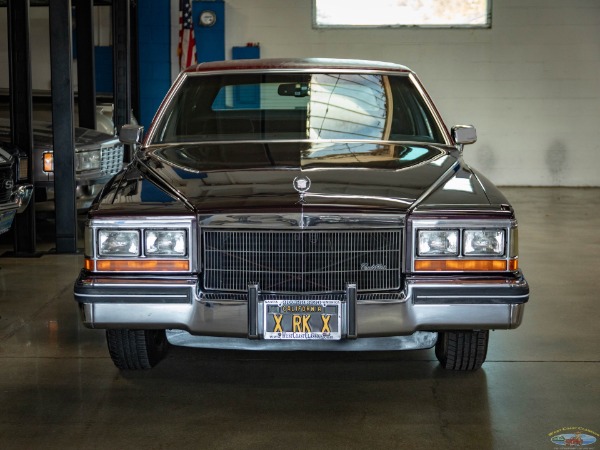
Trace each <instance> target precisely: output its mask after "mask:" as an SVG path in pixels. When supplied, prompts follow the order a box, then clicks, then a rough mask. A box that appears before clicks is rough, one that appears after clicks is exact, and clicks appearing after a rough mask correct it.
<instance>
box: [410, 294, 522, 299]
mask: <svg viewBox="0 0 600 450" xmlns="http://www.w3.org/2000/svg"><path fill="white" fill-rule="evenodd" d="M418 297H419V298H508V299H515V300H516V299H519V298H529V294H527V295H419V296H418Z"/></svg>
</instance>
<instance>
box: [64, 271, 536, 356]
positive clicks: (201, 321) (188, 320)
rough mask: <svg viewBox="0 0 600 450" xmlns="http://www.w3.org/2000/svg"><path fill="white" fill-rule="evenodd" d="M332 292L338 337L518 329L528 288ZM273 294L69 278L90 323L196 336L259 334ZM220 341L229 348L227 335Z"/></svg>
mask: <svg viewBox="0 0 600 450" xmlns="http://www.w3.org/2000/svg"><path fill="white" fill-rule="evenodd" d="M349 286H352V285H349ZM336 296H337V298H340V299H341V302H342V303H341V305H342V317H343V318H344V320H343V321H342V336H343V337H344V338H350V339H343V341H346V340H352V338H353V337H357V338H358V340H362V339H361V338H376V337H377V338H379V337H391V336H408V335H412V334H413V333H415V332H416V331H430V332H435V331H438V330H456V329H510V328H516V327H517V326H519V325H520V324H521V321H522V317H523V311H524V307H525V303H526V302H527V300H528V297H529V287H528V285H527V282H526V281H525V280H524V278H523V277H522V276H518V277H515V278H514V279H511V280H506V279H505V280H502V281H499V280H490V281H489V282H488V283H485V282H484V281H478V282H468V281H467V280H464V281H459V282H457V280H454V281H452V282H451V281H450V280H446V281H445V282H441V281H436V282H433V281H432V280H423V281H421V280H417V279H408V280H406V285H405V288H404V290H403V291H402V292H395V293H377V294H372V293H370V294H360V293H359V294H357V293H356V290H355V289H354V290H353V289H352V288H350V289H349V290H348V292H347V293H345V294H332V297H336ZM274 297H277V296H276V295H275V294H261V293H260V291H259V290H258V289H257V287H256V286H251V287H250V289H249V291H248V294H226V293H207V294H205V293H202V292H200V291H199V289H198V282H197V278H194V277H189V278H188V277H182V278H178V279H168V280H164V279H163V280H161V279H145V280H140V279H133V278H129V279H128V278H121V279H113V278H111V279H107V278H94V277H87V276H86V275H85V274H83V273H82V275H81V276H80V278H79V279H78V281H77V282H76V284H75V299H76V301H77V302H78V303H79V305H80V311H81V314H82V319H83V323H84V324H85V325H86V326H87V327H89V328H137V329H174V330H183V331H187V332H189V333H191V334H192V335H198V336H212V337H226V338H245V339H247V340H251V339H257V340H259V341H260V340H261V339H260V337H261V334H262V329H263V323H262V317H263V314H262V308H263V306H264V303H263V301H264V299H266V298H269V299H273V298H274ZM278 297H279V298H282V299H289V298H290V297H291V296H289V295H279V296H278ZM306 297H310V296H306ZM319 297H323V295H319ZM248 338H250V339H248ZM174 339H175V338H174ZM182 339H183V340H185V339H188V340H189V338H185V337H184V338H182ZM425 340H426V339H425ZM206 341H207V342H208V341H210V345H209V344H208V343H207V345H209V346H215V345H217V344H216V342H217V341H215V340H206ZM238 345H239V344H238ZM265 345H266V344H265ZM284 345H292V344H284ZM298 345H299V346H300V347H302V348H307V349H308V348H310V346H311V345H317V344H308V343H306V341H304V342H301V343H299V344H298ZM328 345H331V344H328ZM333 345H335V344H333ZM341 345H347V344H341ZM360 345H363V344H360ZM364 345H366V343H365V344H364ZM407 345H408V344H407ZM248 346H249V347H252V348H256V347H261V344H248ZM263 347H264V346H263ZM222 348H229V347H228V344H227V343H226V341H223V347H222ZM235 348H239V346H238V347H235ZM261 348H262V347H261Z"/></svg>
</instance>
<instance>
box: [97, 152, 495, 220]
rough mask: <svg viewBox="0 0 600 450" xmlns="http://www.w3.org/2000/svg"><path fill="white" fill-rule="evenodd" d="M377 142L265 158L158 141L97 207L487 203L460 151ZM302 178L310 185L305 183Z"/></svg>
mask: <svg viewBox="0 0 600 450" xmlns="http://www.w3.org/2000/svg"><path fill="white" fill-rule="evenodd" d="M261 145H262V144H261ZM284 145H285V146H287V148H285V149H283V148H282V146H284ZM362 145H364V144H362ZM372 145H374V146H376V147H377V151H376V152H375V155H374V153H373V152H370V153H369V157H366V156H365V155H366V153H364V154H363V155H362V156H361V155H358V154H355V155H353V157H354V160H351V159H350V158H349V157H348V154H347V153H344V154H342V155H340V154H331V152H330V153H328V154H327V155H325V156H323V155H320V156H323V157H314V155H308V156H307V154H306V143H296V144H295V146H296V149H295V151H292V150H293V149H292V147H293V146H291V144H290V143H285V144H282V143H280V144H278V143H273V144H269V147H270V149H269V152H270V156H269V155H267V156H265V161H262V162H257V161H261V158H259V157H257V156H258V153H255V154H254V157H253V158H249V157H248V155H247V154H246V156H240V155H237V156H236V152H237V151H242V150H243V149H244V148H246V147H245V146H243V145H242V144H238V145H236V146H234V147H227V148H226V149H216V148H214V146H215V144H194V145H183V146H182V145H180V146H159V147H153V148H150V149H148V150H146V151H145V153H144V155H143V156H142V157H139V158H138V159H137V161H135V162H134V163H132V164H131V165H130V166H129V168H128V169H127V171H126V172H125V173H124V174H123V176H122V177H121V178H119V179H118V180H115V182H113V183H112V184H111V185H110V186H108V187H107V189H106V190H105V195H104V197H103V198H102V199H101V200H100V202H99V203H98V204H97V205H96V207H95V209H96V210H97V211H98V212H99V211H100V210H105V211H112V212H114V211H115V210H118V209H123V210H125V209H126V210H127V211H131V210H132V209H134V208H137V209H140V208H141V209H146V210H148V211H154V212H158V211H165V210H166V209H168V208H171V209H172V208H173V206H174V204H179V206H182V205H184V206H185V207H186V208H187V209H188V210H192V211H194V212H198V213H211V214H218V213H232V212H244V213H245V212H257V211H265V212H275V211H277V212H286V211H297V210H299V209H302V210H303V211H335V210H344V211H352V212H371V211H373V210H377V211H381V212H396V213H397V212H406V211H408V210H409V209H411V208H414V207H415V206H417V204H423V205H429V206H431V205H432V204H436V205H446V206H451V205H456V206H458V205H460V207H461V208H464V207H467V208H468V207H469V206H474V205H478V206H484V207H485V206H489V205H490V200H489V198H488V196H487V195H486V192H485V187H484V186H483V185H482V183H481V181H480V180H479V177H478V176H477V175H476V174H475V173H474V172H472V171H471V170H470V169H469V168H468V167H467V166H466V165H464V163H463V162H462V160H461V158H460V155H459V153H458V152H457V151H455V150H452V149H451V148H449V147H444V146H431V145H420V144H419V145H407V144H402V145H400V144H394V145H392V144H372ZM211 146H212V147H213V148H211ZM262 150H263V151H264V149H262ZM253 151H255V152H258V151H259V149H258V148H255V149H253ZM329 151H331V148H330V149H329ZM302 152H304V153H302ZM301 153H302V155H303V156H302V157H293V156H291V155H294V154H298V155H299V154H301ZM186 155H187V156H186ZM190 155H192V156H190ZM193 155H195V156H193ZM209 155H211V158H208V156H209ZM285 155H288V156H285ZM389 155H393V157H389ZM249 161H252V162H249ZM295 180H296V182H295ZM298 180H304V182H305V184H306V185H307V186H308V184H310V185H309V186H308V187H307V188H304V189H302V188H301V186H299V183H298ZM302 191H304V192H302ZM158 205H163V208H157V207H158Z"/></svg>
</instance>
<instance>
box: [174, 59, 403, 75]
mask: <svg viewBox="0 0 600 450" xmlns="http://www.w3.org/2000/svg"><path fill="white" fill-rule="evenodd" d="M229 70H231V71H238V70H239V71H245V70H251V71H255V70H258V71H261V70H332V71H337V70H341V71H347V70H350V71H357V72H362V71H384V72H408V73H412V71H411V70H410V69H409V68H408V67H406V66H402V65H400V64H394V63H389V62H382V61H367V60H360V59H333V58H276V59H275V58H274V59H237V60H230V61H216V62H206V63H200V64H198V65H196V66H191V67H188V68H187V69H186V70H185V72H187V73H196V72H216V71H229Z"/></svg>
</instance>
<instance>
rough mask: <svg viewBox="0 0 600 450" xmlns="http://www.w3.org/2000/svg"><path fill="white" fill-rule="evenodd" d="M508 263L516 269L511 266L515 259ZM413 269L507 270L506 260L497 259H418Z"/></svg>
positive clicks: (435, 270)
mask: <svg viewBox="0 0 600 450" xmlns="http://www.w3.org/2000/svg"><path fill="white" fill-rule="evenodd" d="M510 263H511V264H510V267H511V268H510V270H516V269H513V268H512V266H513V263H516V260H511V261H510ZM515 266H516V264H515ZM415 270H416V271H420V272H504V271H506V270H507V263H506V260H498V259H458V260H451V259H450V260H447V259H420V260H418V261H415Z"/></svg>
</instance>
